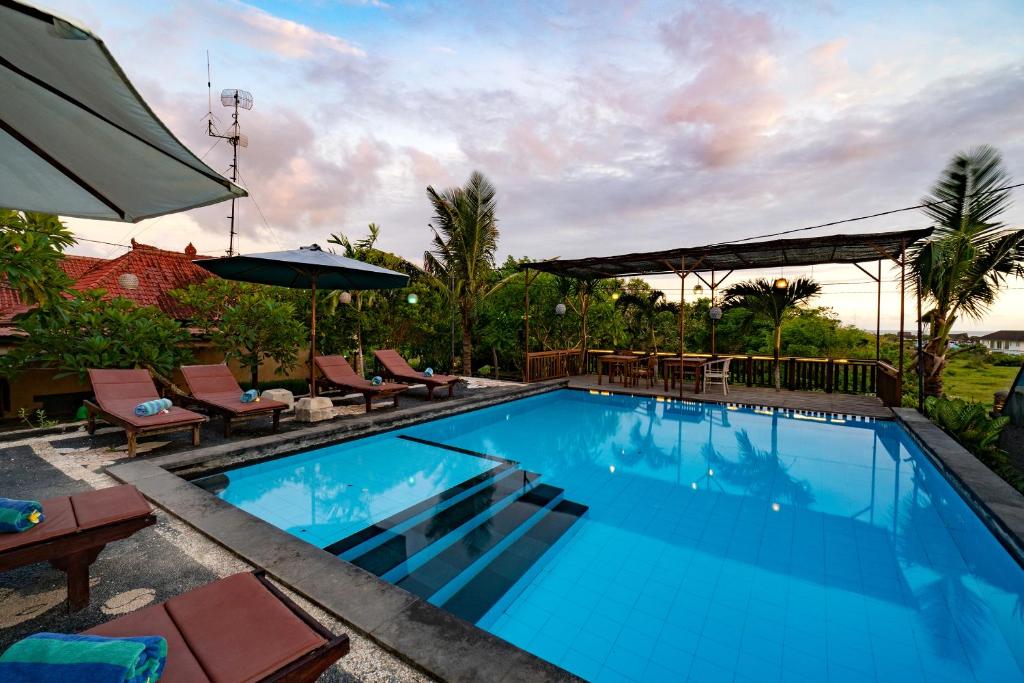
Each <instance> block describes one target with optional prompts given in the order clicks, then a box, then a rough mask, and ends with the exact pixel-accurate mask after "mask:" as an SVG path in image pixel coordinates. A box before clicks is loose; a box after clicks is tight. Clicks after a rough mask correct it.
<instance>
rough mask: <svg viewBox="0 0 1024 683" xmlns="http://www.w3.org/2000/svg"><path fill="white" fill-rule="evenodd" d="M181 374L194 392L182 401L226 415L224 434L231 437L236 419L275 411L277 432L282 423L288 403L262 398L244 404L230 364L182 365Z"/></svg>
mask: <svg viewBox="0 0 1024 683" xmlns="http://www.w3.org/2000/svg"><path fill="white" fill-rule="evenodd" d="M181 374H182V375H184V377H185V384H187V385H188V390H189V392H190V393H191V394H192V396H191V397H189V398H184V399H182V401H183V402H184V403H186V404H195V405H199V406H202V407H203V408H206V409H207V410H209V411H211V412H214V413H217V414H219V415H221V416H223V418H224V436H231V421H232V420H251V419H253V418H256V417H263V416H266V415H270V414H271V413H273V418H274V426H273V427H272V429H273V431H275V432H276V431H277V427H278V425H279V424H280V422H281V411H282V410H284V409H285V408H287V407H288V406H287V405H285V404H284V403H281V402H280V401H271V400H270V399H260V400H259V401H253V402H251V403H242V387H240V386H238V381H237V380H235V377H234V375H232V374H231V370H229V369H228V366H227V365H225V364H223V363H220V364H219V365H182V366H181Z"/></svg>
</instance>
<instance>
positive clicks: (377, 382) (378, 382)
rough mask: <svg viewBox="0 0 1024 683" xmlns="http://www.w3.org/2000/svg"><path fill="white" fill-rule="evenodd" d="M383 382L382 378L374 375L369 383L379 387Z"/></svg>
mask: <svg viewBox="0 0 1024 683" xmlns="http://www.w3.org/2000/svg"><path fill="white" fill-rule="evenodd" d="M383 383H384V379H383V378H382V377H381V376H380V375H374V377H373V379H371V380H370V384H372V385H373V386H375V387H379V386H380V385H381V384H383Z"/></svg>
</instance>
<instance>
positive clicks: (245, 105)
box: [206, 51, 252, 256]
mask: <svg viewBox="0 0 1024 683" xmlns="http://www.w3.org/2000/svg"><path fill="white" fill-rule="evenodd" d="M206 79H207V80H206V89H207V93H208V98H209V100H210V101H209V102H208V111H207V119H206V134H207V135H209V136H210V137H213V138H220V139H221V140H227V141H228V144H230V145H231V181H232V182H237V181H238V148H239V147H248V146H249V137H248V136H246V135H243V134H242V129H241V127H240V126H239V124H238V110H239V109H246V110H248V109H252V93H249V92H246V91H245V90H237V89H234V88H228V89H226V90H222V91H221V92H220V103H221V104H222V105H224V106H225V107H231V108H233V109H234V111H232V113H231V125H230V126H229V127H228V130H227V133H226V134H222V133H220V132H218V131H217V129H216V127H214V125H213V103H212V99H213V98H212V89H211V85H210V53H209V51H207V53H206ZM228 220H230V221H231V223H230V225H231V232H230V235H229V238H228V256H234V255H235V235H237V234H238V233H237V232H236V231H235V198H234V197H232V198H231V215H230V216H228Z"/></svg>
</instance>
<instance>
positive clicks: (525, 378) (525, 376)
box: [523, 268, 530, 383]
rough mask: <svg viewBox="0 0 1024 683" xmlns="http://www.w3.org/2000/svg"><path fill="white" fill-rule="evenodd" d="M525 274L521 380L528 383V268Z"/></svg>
mask: <svg viewBox="0 0 1024 683" xmlns="http://www.w3.org/2000/svg"><path fill="white" fill-rule="evenodd" d="M524 273H525V274H526V286H525V287H523V299H524V304H523V323H524V325H525V328H526V330H525V334H524V335H523V349H524V350H525V351H526V359H525V362H524V363H523V381H524V382H526V383H529V381H530V269H529V268H527V269H525V271H524Z"/></svg>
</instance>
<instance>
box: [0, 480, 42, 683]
mask: <svg viewBox="0 0 1024 683" xmlns="http://www.w3.org/2000/svg"><path fill="white" fill-rule="evenodd" d="M43 519H45V517H44V516H43V506H42V505H41V504H40V503H39V502H38V501H35V500H14V499H12V498H0V532H2V533H13V532H18V531H28V530H29V529H31V528H32V527H34V526H35V525H36V524H39V522H41V521H43ZM0 680H3V679H0Z"/></svg>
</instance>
